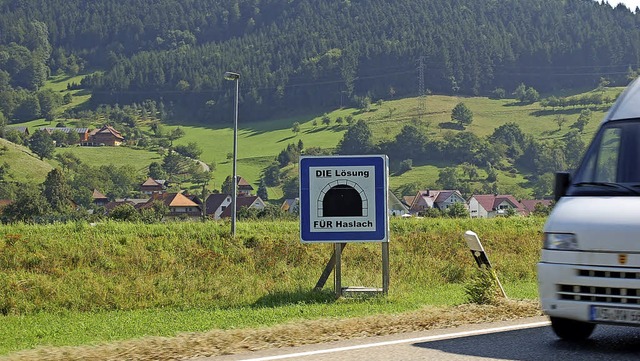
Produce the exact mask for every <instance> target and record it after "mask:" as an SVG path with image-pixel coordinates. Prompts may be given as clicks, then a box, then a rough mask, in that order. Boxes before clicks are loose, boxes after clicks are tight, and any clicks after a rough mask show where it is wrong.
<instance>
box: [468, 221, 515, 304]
mask: <svg viewBox="0 0 640 361" xmlns="http://www.w3.org/2000/svg"><path fill="white" fill-rule="evenodd" d="M464 239H465V240H466V241H467V246H469V249H470V250H471V254H472V255H473V258H474V259H475V260H476V264H477V265H478V267H480V268H482V266H483V265H484V266H485V267H486V268H487V269H489V270H490V272H491V275H492V276H493V279H494V280H495V281H496V283H497V284H498V287H500V291H501V292H502V296H503V297H504V298H507V294H506V293H505V292H504V288H502V283H500V280H499V279H498V275H496V273H495V271H494V270H493V269H492V268H491V263H490V262H489V258H488V257H487V253H486V252H485V251H484V247H482V243H480V238H478V235H477V234H476V233H475V232H473V231H466V232H464Z"/></svg>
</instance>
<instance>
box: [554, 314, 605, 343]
mask: <svg viewBox="0 0 640 361" xmlns="http://www.w3.org/2000/svg"><path fill="white" fill-rule="evenodd" d="M550 318H551V328H552V329H553V332H555V334H556V335H557V336H558V337H560V338H561V339H563V340H567V341H584V340H586V339H588V338H589V336H591V333H592V332H593V329H594V328H595V327H596V324H595V323H589V322H582V321H575V320H569V319H566V318H559V317H550Z"/></svg>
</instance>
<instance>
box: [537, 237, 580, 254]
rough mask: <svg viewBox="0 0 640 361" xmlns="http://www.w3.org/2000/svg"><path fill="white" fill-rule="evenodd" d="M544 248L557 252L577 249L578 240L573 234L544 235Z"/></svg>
mask: <svg viewBox="0 0 640 361" xmlns="http://www.w3.org/2000/svg"><path fill="white" fill-rule="evenodd" d="M544 248H545V249H554V250H558V251H572V250H576V249H578V238H577V237H576V235H575V234H573V233H545V234H544Z"/></svg>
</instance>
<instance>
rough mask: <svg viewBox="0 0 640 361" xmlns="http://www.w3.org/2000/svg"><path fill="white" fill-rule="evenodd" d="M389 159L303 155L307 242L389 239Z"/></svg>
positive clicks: (302, 201)
mask: <svg viewBox="0 0 640 361" xmlns="http://www.w3.org/2000/svg"><path fill="white" fill-rule="evenodd" d="M387 159H388V158H387V156H386V155H367V156H331V157H307V156H303V157H301V158H300V168H299V169H300V239H301V240H302V242H333V243H335V242H387V241H388V239H389V220H388V212H387V192H388V181H387V179H388V175H389V170H388V166H387V164H388V161H387Z"/></svg>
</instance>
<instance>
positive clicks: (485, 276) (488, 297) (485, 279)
mask: <svg viewBox="0 0 640 361" xmlns="http://www.w3.org/2000/svg"><path fill="white" fill-rule="evenodd" d="M464 291H465V294H466V295H467V301H469V302H470V303H476V304H479V305H491V304H495V303H496V301H497V298H498V297H497V296H498V287H497V285H496V282H495V279H494V273H493V270H492V269H489V268H485V267H483V268H477V269H476V272H474V274H473V276H472V277H471V280H469V282H468V283H467V284H466V285H465V287H464Z"/></svg>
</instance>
